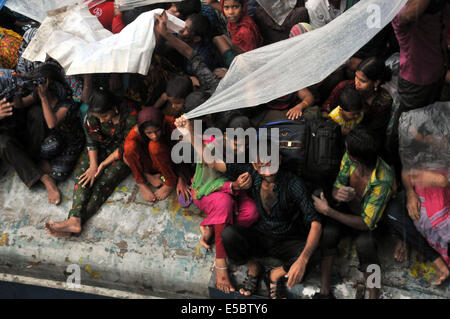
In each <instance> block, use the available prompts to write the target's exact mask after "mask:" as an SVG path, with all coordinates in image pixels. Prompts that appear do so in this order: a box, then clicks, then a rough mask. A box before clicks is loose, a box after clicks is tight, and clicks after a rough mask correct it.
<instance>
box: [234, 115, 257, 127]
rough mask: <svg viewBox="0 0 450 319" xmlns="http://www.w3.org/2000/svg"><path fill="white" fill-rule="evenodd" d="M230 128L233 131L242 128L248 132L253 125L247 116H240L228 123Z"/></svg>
mask: <svg viewBox="0 0 450 319" xmlns="http://www.w3.org/2000/svg"><path fill="white" fill-rule="evenodd" d="M228 127H229V128H233V129H236V128H242V129H244V130H246V129H248V128H250V127H252V125H251V124H250V119H249V118H248V117H247V116H244V115H239V116H235V117H233V118H232V119H231V121H230V122H229V123H228Z"/></svg>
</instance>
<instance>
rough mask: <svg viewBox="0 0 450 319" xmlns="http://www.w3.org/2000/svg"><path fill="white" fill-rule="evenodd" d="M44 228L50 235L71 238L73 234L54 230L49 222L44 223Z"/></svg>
mask: <svg viewBox="0 0 450 319" xmlns="http://www.w3.org/2000/svg"><path fill="white" fill-rule="evenodd" d="M44 228H45V230H46V231H47V233H49V234H50V235H52V236H54V237H63V238H69V237H70V236H71V235H72V234H71V233H68V232H57V231H55V230H53V228H52V227H51V226H50V224H49V223H44Z"/></svg>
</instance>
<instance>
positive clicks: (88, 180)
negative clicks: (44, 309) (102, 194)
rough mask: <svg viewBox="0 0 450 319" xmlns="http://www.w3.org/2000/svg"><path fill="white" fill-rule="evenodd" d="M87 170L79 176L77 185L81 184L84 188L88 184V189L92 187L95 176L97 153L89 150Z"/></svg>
mask: <svg viewBox="0 0 450 319" xmlns="http://www.w3.org/2000/svg"><path fill="white" fill-rule="evenodd" d="M88 155H89V164H90V165H89V168H88V169H87V170H86V171H85V172H84V173H83V174H81V175H80V177H79V178H78V179H79V182H78V184H81V186H82V187H86V185H88V184H89V187H92V185H94V181H95V177H96V176H97V170H98V151H97V150H89V151H88Z"/></svg>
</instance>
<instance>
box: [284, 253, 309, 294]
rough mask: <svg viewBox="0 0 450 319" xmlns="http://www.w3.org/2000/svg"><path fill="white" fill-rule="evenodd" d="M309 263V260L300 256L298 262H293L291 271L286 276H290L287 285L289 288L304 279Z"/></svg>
mask: <svg viewBox="0 0 450 319" xmlns="http://www.w3.org/2000/svg"><path fill="white" fill-rule="evenodd" d="M307 264H308V261H307V260H306V259H304V258H302V257H300V258H299V259H297V261H296V262H294V263H293V264H292V266H291V268H289V272H288V273H287V274H286V275H285V277H286V278H289V279H288V282H287V287H288V288H289V289H291V288H292V287H294V285H296V284H298V283H299V282H301V281H302V279H303V276H304V275H305V270H306V265H307Z"/></svg>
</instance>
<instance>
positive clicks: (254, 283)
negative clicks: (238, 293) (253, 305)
mask: <svg viewBox="0 0 450 319" xmlns="http://www.w3.org/2000/svg"><path fill="white" fill-rule="evenodd" d="M259 277H260V276H259V274H258V275H256V276H252V275H250V274H249V273H248V270H247V277H245V279H244V281H243V282H242V287H241V289H244V290H245V291H246V292H249V293H250V295H248V296H251V295H254V294H255V293H256V291H257V290H258V283H259ZM242 295H243V296H246V297H248V296H247V295H244V294H242Z"/></svg>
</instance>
